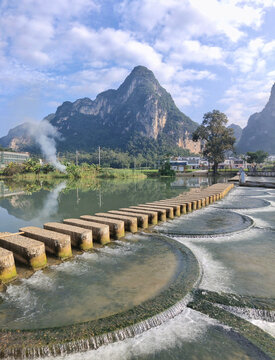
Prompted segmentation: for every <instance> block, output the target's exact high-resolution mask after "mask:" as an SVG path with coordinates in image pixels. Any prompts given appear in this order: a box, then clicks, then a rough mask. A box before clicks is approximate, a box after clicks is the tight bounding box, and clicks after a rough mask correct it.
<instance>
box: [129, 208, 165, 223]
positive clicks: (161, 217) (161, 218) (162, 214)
mask: <svg viewBox="0 0 275 360" xmlns="http://www.w3.org/2000/svg"><path fill="white" fill-rule="evenodd" d="M131 209H137V210H152V211H156V212H157V213H158V219H159V221H166V210H165V209H162V208H161V207H153V206H150V205H146V204H145V205H144V204H140V205H137V206H131Z"/></svg>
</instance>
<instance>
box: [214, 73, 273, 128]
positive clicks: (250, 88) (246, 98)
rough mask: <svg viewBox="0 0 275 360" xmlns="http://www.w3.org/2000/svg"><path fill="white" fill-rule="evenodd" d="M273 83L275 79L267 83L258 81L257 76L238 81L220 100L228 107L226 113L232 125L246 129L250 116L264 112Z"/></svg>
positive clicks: (249, 76)
mask: <svg viewBox="0 0 275 360" xmlns="http://www.w3.org/2000/svg"><path fill="white" fill-rule="evenodd" d="M273 83H274V77H273V79H270V80H268V81H267V80H266V79H261V78H258V79H257V78H256V77H255V74H249V75H247V76H246V77H244V78H241V79H238V80H236V81H235V82H234V85H232V86H231V87H230V88H228V89H227V90H226V91H225V94H224V96H223V98H222V99H221V100H220V103H221V104H224V105H225V106H226V108H225V113H226V114H227V116H228V118H229V121H230V123H235V124H238V125H240V126H242V127H244V126H245V125H246V124H247V120H248V118H249V116H250V115H252V114H254V113H255V112H260V111H262V110H263V108H264V106H265V105H266V103H267V101H268V99H269V96H270V91H271V87H272V85H273Z"/></svg>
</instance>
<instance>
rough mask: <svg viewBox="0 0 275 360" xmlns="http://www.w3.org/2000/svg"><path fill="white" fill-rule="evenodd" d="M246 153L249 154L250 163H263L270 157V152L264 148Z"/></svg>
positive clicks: (248, 160)
mask: <svg viewBox="0 0 275 360" xmlns="http://www.w3.org/2000/svg"><path fill="white" fill-rule="evenodd" d="M246 155H247V156H248V158H247V162H248V163H249V164H253V163H256V164H261V163H263V162H264V161H265V159H266V158H267V157H268V153H267V152H265V151H263V150H258V151H255V152H247V153H246Z"/></svg>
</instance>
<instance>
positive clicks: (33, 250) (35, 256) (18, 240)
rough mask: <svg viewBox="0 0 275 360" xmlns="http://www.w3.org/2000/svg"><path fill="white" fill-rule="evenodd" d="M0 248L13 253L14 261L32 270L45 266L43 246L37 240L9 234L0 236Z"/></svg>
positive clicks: (45, 258) (45, 259)
mask: <svg viewBox="0 0 275 360" xmlns="http://www.w3.org/2000/svg"><path fill="white" fill-rule="evenodd" d="M0 246H1V247H3V248H4V249H6V250H10V251H11V252H12V253H13V256H14V258H15V260H17V261H19V262H21V263H23V264H26V265H28V266H30V267H31V268H32V269H33V270H37V269H42V268H43V267H45V266H46V265H47V257H46V253H45V245H44V244H43V243H42V242H40V241H37V240H33V239H31V238H28V237H25V236H22V235H18V234H11V233H1V234H0Z"/></svg>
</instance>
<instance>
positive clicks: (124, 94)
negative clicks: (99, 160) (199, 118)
mask: <svg viewBox="0 0 275 360" xmlns="http://www.w3.org/2000/svg"><path fill="white" fill-rule="evenodd" d="M45 120H47V121H48V122H49V123H50V124H51V125H53V126H54V127H55V128H56V129H57V131H58V132H59V134H60V137H59V139H57V141H56V143H57V144H56V145H57V150H58V151H59V152H61V153H65V152H67V153H68V152H69V153H72V152H75V151H76V150H77V151H81V152H85V153H92V152H93V151H94V150H95V149H97V147H98V146H100V147H102V148H104V149H112V150H115V151H116V152H124V153H125V152H126V153H128V154H129V155H133V156H138V155H139V154H140V155H142V156H144V157H145V158H147V160H148V157H150V158H156V157H157V156H162V155H186V154H188V152H186V150H185V151H184V150H183V149H181V148H179V147H178V144H179V143H180V142H182V140H183V139H184V138H185V136H186V131H187V132H188V133H190V134H191V133H192V132H193V131H194V130H195V129H196V128H197V126H198V124H197V123H195V122H193V121H192V120H191V119H190V118H189V117H187V116H186V115H184V114H183V113H182V112H181V111H180V110H179V109H178V108H177V106H176V105H175V103H174V101H173V99H172V97H171V95H170V94H169V93H168V92H167V91H166V90H165V89H164V88H163V87H161V86H160V84H159V82H158V81H157V79H156V78H155V76H154V74H153V73H152V71H150V70H148V69H147V68H146V67H143V66H137V67H135V68H134V69H133V71H132V72H131V73H130V75H129V76H127V78H126V79H125V81H124V82H123V83H122V85H121V86H120V87H119V88H118V89H117V90H107V91H104V92H102V93H100V94H99V95H97V97H96V99H95V100H91V99H89V98H83V99H79V100H76V101H75V102H70V101H66V102H64V103H63V104H62V105H61V106H59V107H58V108H57V110H56V112H55V114H50V115H49V116H47V117H46V118H45ZM28 126H29V125H28V124H26V123H25V124H23V125H20V126H19V127H17V128H14V129H12V130H10V132H9V134H8V135H7V136H6V137H4V138H1V139H0V144H2V145H4V146H11V147H14V148H17V149H20V150H27V151H31V152H37V149H38V148H37V145H36V144H35V142H34V140H33V139H32V138H31V137H30V135H29V133H28ZM148 154H150V155H148Z"/></svg>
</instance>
